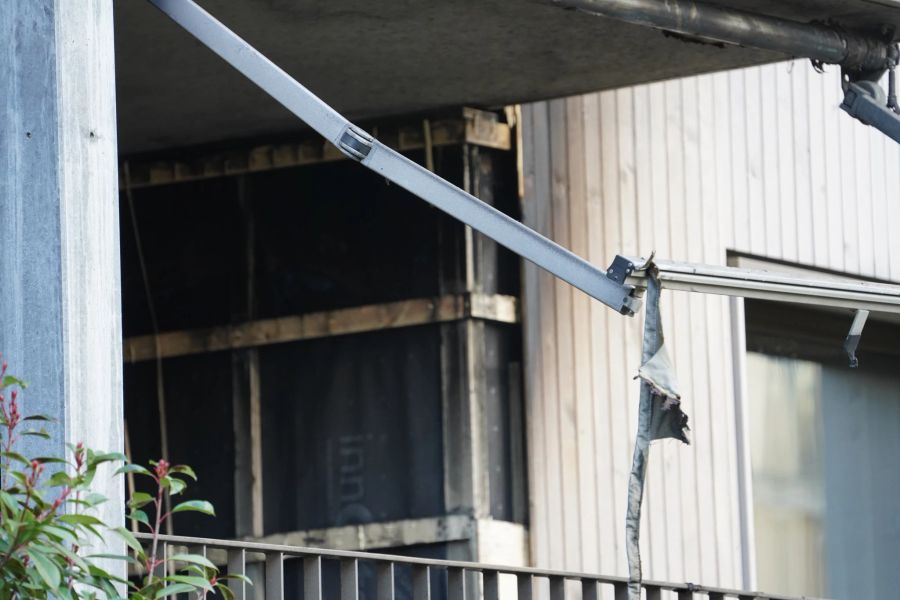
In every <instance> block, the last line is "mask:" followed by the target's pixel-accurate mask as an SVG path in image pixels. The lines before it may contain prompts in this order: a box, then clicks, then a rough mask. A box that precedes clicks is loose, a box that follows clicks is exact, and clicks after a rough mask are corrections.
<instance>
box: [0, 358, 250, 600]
mask: <svg viewBox="0 0 900 600" xmlns="http://www.w3.org/2000/svg"><path fill="white" fill-rule="evenodd" d="M6 371H7V364H6V363H5V362H4V363H3V364H2V366H0V449H2V451H0V598H3V599H6V598H9V599H25V598H35V599H45V598H50V597H54V598H60V599H61V600H69V599H72V600H74V599H80V598H85V599H88V598H102V597H105V598H128V599H129V600H151V599H154V600H155V599H156V598H163V597H168V596H170V595H174V594H184V593H186V594H189V595H190V596H191V597H194V598H206V597H207V595H208V594H210V593H211V592H214V591H218V592H219V593H220V594H221V595H222V596H223V597H224V598H226V599H227V598H231V597H233V594H232V592H231V590H229V589H228V588H227V587H226V586H225V585H224V582H225V581H226V580H228V579H238V578H239V579H243V580H245V581H248V580H247V579H246V578H245V577H243V576H242V575H220V574H219V571H218V569H217V568H216V566H215V565H214V564H213V563H212V562H210V561H209V560H208V559H207V558H205V557H203V556H198V555H193V554H176V555H173V556H162V557H161V556H160V554H159V552H160V548H159V538H160V531H161V527H162V526H163V524H164V523H165V522H166V520H167V519H169V518H171V515H172V514H173V513H177V512H185V511H193V512H200V513H203V514H207V515H211V516H214V515H215V513H214V510H213V507H212V505H211V504H210V503H209V502H206V501H202V500H189V501H185V502H181V503H179V504H176V505H175V506H174V507H173V508H172V509H171V511H170V512H165V508H164V503H163V498H164V496H165V495H166V494H169V495H170V496H177V495H179V494H181V493H182V492H183V491H184V490H185V488H186V487H187V480H188V479H193V480H196V479H197V477H196V475H195V474H194V471H193V470H192V469H191V468H190V467H188V466H186V465H170V464H169V463H168V462H167V461H166V460H165V459H160V460H159V461H155V462H151V463H150V468H145V467H142V466H140V465H136V464H127V461H126V460H125V457H124V456H123V455H122V454H119V453H97V452H94V451H92V450H91V449H89V448H85V447H84V445H83V444H80V443H79V444H75V445H68V450H69V454H68V456H67V457H66V458H56V457H26V456H24V455H22V454H20V453H19V452H17V445H18V442H19V441H20V440H21V439H22V437H24V436H37V437H41V438H49V435H48V434H47V432H46V431H45V430H44V429H40V428H37V425H38V424H40V423H41V422H46V421H48V419H47V418H46V417H44V416H41V415H28V416H24V415H22V413H21V401H20V395H21V394H20V392H21V390H23V389H24V388H25V387H26V384H25V382H23V381H21V380H20V379H17V378H16V377H14V376H12V375H8V374H7V373H6ZM106 463H113V464H115V463H123V466H121V467H120V468H119V469H118V470H117V471H116V475H120V474H123V473H133V474H135V475H137V476H141V477H146V478H149V479H150V480H151V482H152V484H153V486H154V489H155V493H154V494H152V495H151V494H147V493H144V492H136V493H134V494H133V496H132V497H131V499H130V500H129V502H128V507H129V513H128V518H129V519H130V520H132V521H133V522H135V523H137V524H138V526H139V527H143V528H144V529H145V530H146V531H147V532H148V533H149V534H150V535H151V542H150V548H149V549H146V548H144V547H143V546H142V544H141V543H140V542H139V541H138V540H137V539H136V538H135V536H134V535H133V534H132V533H131V532H130V531H129V530H127V529H125V528H124V527H117V528H109V527H107V526H106V525H105V524H104V523H103V522H102V521H101V520H100V519H99V518H97V517H96V516H95V515H94V514H92V513H94V512H95V510H94V509H96V507H98V506H99V505H100V504H102V503H104V502H106V498H104V497H103V496H102V495H100V494H97V493H96V492H93V491H92V490H91V484H92V482H93V481H94V478H95V476H96V474H97V469H98V468H99V467H100V466H101V465H103V464H106ZM147 508H152V511H151V514H150V515H148V513H147V512H146V509H147ZM108 535H116V536H119V537H120V538H122V539H123V540H124V542H125V544H126V545H127V546H128V548H129V549H130V550H131V554H129V555H124V556H119V555H112V554H103V553H89V551H90V549H91V548H92V547H96V546H98V545H101V544H102V542H103V540H104V538H105V536H108ZM101 559H104V560H109V559H113V560H123V561H126V563H127V564H128V565H129V566H130V570H131V572H132V576H131V577H129V578H121V577H118V576H116V575H114V574H112V573H110V572H109V571H106V570H104V569H102V568H101V567H100V566H98V564H97V563H98V562H100V560H101ZM123 594H124V595H123Z"/></svg>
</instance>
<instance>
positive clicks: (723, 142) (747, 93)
mask: <svg viewBox="0 0 900 600" xmlns="http://www.w3.org/2000/svg"><path fill="white" fill-rule="evenodd" d="M840 98H841V92H840V87H839V77H838V75H837V73H836V72H829V73H827V74H825V75H821V74H818V73H815V72H814V71H813V70H812V68H811V67H810V66H809V64H808V63H807V62H805V61H796V62H794V63H783V64H776V65H768V66H764V67H755V68H750V69H745V70H739V71H733V72H727V73H718V74H712V75H704V76H699V77H691V78H686V79H681V80H674V81H668V82H663V83H655V84H650V85H641V86H637V87H633V88H626V89H620V90H614V91H608V92H602V93H599V94H589V95H585V96H580V97H573V98H568V99H561V100H554V101H550V102H541V103H536V104H531V105H528V106H525V107H523V129H522V134H523V138H524V139H523V142H524V144H523V150H524V176H525V197H524V199H523V211H524V218H525V221H526V223H527V224H528V225H529V226H532V227H535V228H537V229H538V230H539V231H541V232H543V233H545V234H547V235H549V236H550V237H552V238H553V239H555V240H557V241H558V242H560V243H562V244H563V245H565V246H567V247H569V248H571V249H572V250H573V251H575V252H576V253H578V254H580V255H582V256H585V257H587V258H588V259H589V260H591V262H593V263H595V264H598V265H601V266H606V265H608V264H609V263H610V262H611V260H612V258H613V257H614V256H615V254H617V253H622V254H645V255H646V254H648V253H649V252H651V251H653V250H655V251H656V252H657V255H658V256H660V257H664V258H668V259H672V260H683V261H692V262H704V263H711V264H720V265H722V264H725V263H726V252H727V251H728V250H737V251H742V252H751V253H755V254H758V255H762V256H765V257H769V258H776V259H784V260H788V261H795V262H799V263H804V264H808V265H815V266H819V267H829V268H832V269H838V270H844V271H849V272H852V273H859V274H862V275H867V276H877V277H880V278H885V279H893V280H898V281H900V236H897V235H891V227H892V224H893V226H894V227H896V224H898V223H900V149H898V146H897V145H896V144H893V143H892V142H890V141H888V140H887V139H886V138H884V136H882V135H880V134H879V133H877V132H875V131H874V130H871V129H869V128H867V127H865V126H863V125H861V124H859V123H858V122H856V121H853V120H852V119H850V118H849V117H848V116H847V115H845V114H844V113H843V112H841V111H840V110H839V109H838V108H837V107H838V104H839V103H840ZM524 301H525V331H526V362H527V366H526V386H527V413H528V443H529V469H530V472H529V475H530V482H529V483H530V488H531V489H530V492H531V544H532V555H533V561H534V563H535V564H536V565H538V566H542V567H553V568H562V567H564V568H568V569H580V570H585V571H599V572H602V573H604V574H621V575H625V574H626V565H625V550H624V543H623V537H624V515H625V500H626V483H627V478H628V472H629V468H630V464H631V452H632V444H633V437H634V431H635V426H636V418H637V417H636V409H637V399H638V385H637V383H636V382H635V381H632V377H633V376H634V374H635V373H636V372H637V367H638V360H639V357H640V346H639V344H640V337H641V319H640V318H634V319H626V318H624V317H621V316H619V315H617V314H613V313H612V312H611V311H610V310H608V309H607V308H605V307H604V306H602V305H600V304H598V303H596V302H593V301H589V299H588V297H587V296H586V295H584V294H583V293H581V292H579V291H577V290H574V289H573V288H571V287H570V286H568V285H566V284H563V283H561V282H559V281H557V280H555V279H553V278H552V277H550V276H548V275H547V274H546V273H543V272H541V271H539V270H538V269H537V268H536V267H534V266H532V265H530V264H529V265H527V266H526V270H525V292H524ZM663 313H664V317H665V325H666V327H667V334H668V336H669V339H670V340H671V342H672V346H671V348H670V350H672V351H673V354H674V357H673V358H674V361H675V364H676V369H677V372H678V375H679V378H680V380H681V382H682V388H683V390H684V401H685V405H686V410H687V412H688V414H689V415H690V417H691V423H690V424H691V429H692V440H693V442H692V445H691V446H683V445H681V444H680V443H679V442H676V441H665V442H656V443H654V445H653V447H652V450H651V457H650V470H649V475H648V481H649V484H648V491H647V496H646V499H645V513H644V514H645V519H644V530H643V535H642V543H643V556H644V564H645V571H644V573H645V576H646V577H649V578H653V579H667V580H678V581H694V582H702V583H705V584H720V585H725V586H736V587H739V586H741V584H742V576H741V573H742V559H743V557H742V550H741V548H742V546H741V515H740V504H739V493H738V489H739V488H738V452H737V442H736V430H735V407H734V404H733V398H734V387H735V383H734V378H733V375H732V369H733V368H734V366H735V364H734V361H733V359H732V356H733V352H732V349H731V344H732V336H731V316H730V312H729V301H728V300H727V299H725V298H722V297H715V296H706V297H704V296H700V295H689V294H685V293H677V292H674V293H673V292H664V295H663Z"/></svg>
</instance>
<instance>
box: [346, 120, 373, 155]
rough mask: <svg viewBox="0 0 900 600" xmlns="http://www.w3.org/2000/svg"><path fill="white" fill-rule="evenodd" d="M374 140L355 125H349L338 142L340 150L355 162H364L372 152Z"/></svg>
mask: <svg viewBox="0 0 900 600" xmlns="http://www.w3.org/2000/svg"><path fill="white" fill-rule="evenodd" d="M372 142H373V138H372V136H371V135H369V134H368V133H366V132H365V131H363V130H362V129H360V128H359V127H357V126H355V125H349V126H348V127H347V128H346V129H345V130H344V132H343V133H342V134H341V138H340V139H339V140H338V144H337V147H338V150H340V151H341V152H343V153H344V154H345V155H347V156H348V157H350V158H352V159H353V160H356V161H359V162H362V161H363V159H365V158H366V157H367V156H368V155H369V152H371V151H372Z"/></svg>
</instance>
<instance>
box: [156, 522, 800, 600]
mask: <svg viewBox="0 0 900 600" xmlns="http://www.w3.org/2000/svg"><path fill="white" fill-rule="evenodd" d="M138 538H139V539H140V540H141V541H142V542H149V540H150V536H149V535H147V534H138ZM160 540H161V541H162V547H163V549H164V551H165V552H166V555H169V556H171V555H173V554H176V553H182V552H185V551H189V552H192V553H194V554H201V555H203V556H206V557H207V558H209V559H210V560H211V561H213V562H214V563H216V564H219V565H222V566H224V567H225V571H227V572H228V573H237V574H242V575H247V576H248V577H250V578H251V579H252V580H253V585H252V586H250V585H247V584H244V583H242V582H237V583H234V584H233V586H232V590H233V591H234V592H235V597H236V598H237V600H295V599H296V600H301V599H302V600H327V599H329V598H335V599H338V598H339V599H340V600H360V598H361V597H368V598H375V599H376V600H396V599H397V598H398V596H400V597H402V596H406V597H411V598H412V599H413V600H432V597H433V595H438V594H439V595H440V596H442V597H446V599H447V600H466V598H467V596H468V598H469V600H500V598H501V588H502V589H503V594H502V595H503V600H514V599H513V596H515V598H516V599H517V600H532V599H533V598H547V599H548V600H567V593H568V594H569V595H570V596H575V595H576V594H572V593H571V592H572V591H573V590H577V589H578V588H580V592H581V594H580V596H581V599H582V600H599V599H601V598H603V597H609V596H610V595H611V597H613V598H615V600H627V598H628V592H627V584H628V579H627V578H625V577H614V576H603V575H594V574H590V573H577V572H571V571H553V570H547V569H535V568H531V567H505V566H499V565H487V564H481V563H474V562H461V561H452V560H437V559H427V558H414V557H408V556H395V555H388V554H374V553H369V552H351V551H345V550H323V549H317V548H302V547H295V546H279V545H274V544H260V543H255V542H243V541H229V540H214V539H205V538H192V537H182V536H161V537H160ZM291 570H296V571H297V574H298V575H299V573H300V572H302V593H301V591H300V590H299V589H293V590H292V589H291V587H292V585H291V584H292V582H296V580H298V579H299V578H298V577H296V578H295V577H286V573H288V572H289V571H291ZM361 571H364V572H365V573H366V576H365V577H361ZM401 572H402V578H403V579H404V582H405V583H408V584H409V585H408V586H405V589H404V590H403V591H402V592H401V590H400V589H399V587H400V586H398V581H399V579H400V577H401ZM325 575H328V576H325ZM501 576H503V577H504V579H506V580H509V583H504V584H503V585H501ZM364 580H365V581H364ZM373 580H374V581H373ZM542 581H546V582H547V583H546V584H545V583H542ZM512 582H515V585H514V586H513V585H511V583H512ZM479 584H480V585H479ZM293 587H295V588H296V587H297V584H296V583H294V586H293ZM643 588H644V594H645V595H644V597H645V598H646V600H662V599H663V598H677V600H694V599H697V598H701V599H702V598H708V599H709V600H725V599H726V598H729V599H735V598H736V599H738V600H802V599H801V598H798V597H793V596H781V595H777V594H764V593H760V592H748V591H739V590H731V589H724V588H717V587H709V586H704V585H695V584H691V583H667V582H660V581H645V582H644V586H643ZM807 600H811V599H807Z"/></svg>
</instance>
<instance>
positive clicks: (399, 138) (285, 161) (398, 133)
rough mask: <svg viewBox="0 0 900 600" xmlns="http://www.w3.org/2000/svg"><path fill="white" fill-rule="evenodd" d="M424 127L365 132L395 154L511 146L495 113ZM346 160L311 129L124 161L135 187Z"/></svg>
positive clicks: (469, 112)
mask: <svg viewBox="0 0 900 600" xmlns="http://www.w3.org/2000/svg"><path fill="white" fill-rule="evenodd" d="M429 130H430V135H426V132H425V127H423V124H422V122H421V121H417V122H416V123H415V124H404V125H398V126H393V127H383V126H382V127H373V128H369V133H371V134H372V135H373V136H374V137H376V138H377V139H378V140H379V141H381V142H382V143H384V144H386V145H388V146H390V147H391V148H393V149H395V150H397V151H399V152H411V151H415V150H422V149H425V148H426V147H428V144H427V141H426V138H427V137H430V142H431V144H430V147H441V146H459V145H462V144H469V145H472V146H480V147H484V148H494V149H497V150H511V149H512V128H511V127H510V125H508V124H507V123H504V122H502V121H501V120H500V117H499V115H498V114H497V113H492V112H487V111H482V110H477V109H474V108H465V109H463V111H462V114H461V116H459V117H453V118H445V119H436V120H432V121H429ZM346 159H347V157H346V156H345V155H344V154H343V153H341V151H340V150H338V149H337V148H336V147H334V146H333V145H332V144H331V143H330V142H327V141H326V140H325V139H323V138H322V137H320V136H319V135H317V134H314V133H310V134H307V135H306V136H305V137H303V138H300V139H297V140H293V141H287V142H279V143H272V144H257V145H253V146H245V147H242V148H237V149H232V150H228V151H225V152H214V153H210V154H201V155H198V156H195V157H192V158H186V159H179V160H167V159H158V160H134V161H129V165H128V167H129V171H130V174H129V181H128V182H127V184H128V185H130V186H131V188H133V189H138V188H144V187H151V186H156V185H170V184H175V183H184V182H188V181H197V180H202V179H211V178H214V177H226V176H235V175H242V174H245V173H258V172H261V171H271V170H274V169H284V168H288V167H299V166H304V165H314V164H319V163H324V162H333V161H338V160H346ZM121 185H122V187H123V188H124V187H126V182H125V181H124V180H123V181H122V182H121Z"/></svg>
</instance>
